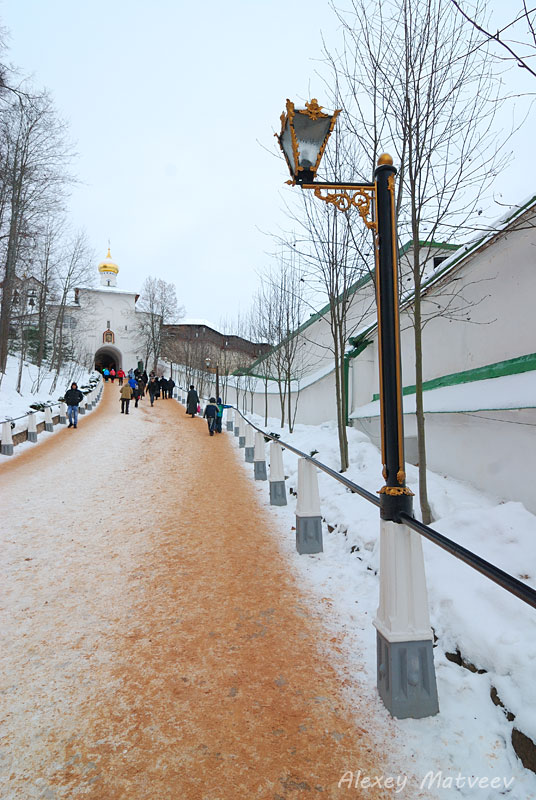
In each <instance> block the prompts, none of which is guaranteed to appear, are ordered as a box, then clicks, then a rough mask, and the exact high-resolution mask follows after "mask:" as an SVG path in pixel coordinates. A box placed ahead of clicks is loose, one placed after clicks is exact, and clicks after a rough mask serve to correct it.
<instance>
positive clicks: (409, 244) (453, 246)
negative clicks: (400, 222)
mask: <svg viewBox="0 0 536 800" xmlns="http://www.w3.org/2000/svg"><path fill="white" fill-rule="evenodd" d="M412 246H413V239H410V240H409V242H406V244H404V245H402V247H401V248H400V250H399V251H398V257H399V258H400V256H405V255H406V253H407V252H408V250H411V248H412ZM461 246H462V245H461V244H447V243H446V242H434V241H433V240H432V241H430V242H427V241H426V240H425V241H422V242H421V240H420V239H419V247H437V248H438V249H439V250H458V249H459V248H460V247H461Z"/></svg>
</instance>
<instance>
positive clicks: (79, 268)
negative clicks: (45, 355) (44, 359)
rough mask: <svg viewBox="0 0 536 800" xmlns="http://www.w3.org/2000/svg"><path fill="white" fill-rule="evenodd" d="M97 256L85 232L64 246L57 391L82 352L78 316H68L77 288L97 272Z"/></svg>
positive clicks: (55, 343)
mask: <svg viewBox="0 0 536 800" xmlns="http://www.w3.org/2000/svg"><path fill="white" fill-rule="evenodd" d="M93 261H94V253H93V252H92V250H91V249H90V247H89V244H88V241H87V236H86V234H85V233H84V232H83V231H79V232H77V233H75V234H73V235H72V238H71V239H70V240H69V241H67V242H66V243H65V245H64V251H63V257H62V258H61V259H60V260H59V262H58V263H57V264H56V270H55V271H56V276H55V278H56V284H57V286H58V296H57V302H56V303H55V304H54V312H55V314H54V321H53V325H52V344H51V355H50V368H51V369H53V370H54V378H53V380H52V385H51V388H50V390H51V391H54V389H55V388H56V384H57V381H58V378H59V376H60V373H61V369H62V367H63V365H64V363H65V361H74V360H76V359H77V356H78V355H79V353H77V349H76V340H77V337H76V335H75V334H74V326H75V325H76V317H74V316H72V315H70V314H69V313H68V306H69V301H70V298H71V296H72V294H73V292H74V289H75V288H76V287H78V286H81V285H84V284H87V283H88V281H89V280H90V279H91V276H92V273H93Z"/></svg>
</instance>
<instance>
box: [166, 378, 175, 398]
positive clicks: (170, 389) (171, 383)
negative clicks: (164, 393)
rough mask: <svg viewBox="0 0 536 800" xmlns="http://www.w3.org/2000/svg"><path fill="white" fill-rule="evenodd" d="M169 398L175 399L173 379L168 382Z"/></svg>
mask: <svg viewBox="0 0 536 800" xmlns="http://www.w3.org/2000/svg"><path fill="white" fill-rule="evenodd" d="M167 383H168V397H173V389H174V388H175V381H174V380H173V378H170V379H169V380H168V382H167Z"/></svg>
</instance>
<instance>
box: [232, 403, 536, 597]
mask: <svg viewBox="0 0 536 800" xmlns="http://www.w3.org/2000/svg"><path fill="white" fill-rule="evenodd" d="M230 408H233V409H234V410H235V411H238V413H239V414H240V416H241V417H242V418H243V419H244V420H245V421H246V422H247V423H248V425H251V427H252V428H254V429H255V430H256V431H259V432H260V433H262V435H263V436H265V437H267V438H268V439H271V440H272V441H274V442H278V444H280V445H281V446H282V447H284V448H286V449H287V450H290V451H291V452H293V453H296V455H298V456H300V457H302V458H306V459H307V460H308V461H310V462H311V463H312V464H314V465H315V466H316V467H318V469H321V470H322V471H323V472H326V473H327V474H328V475H331V477H332V478H335V480H337V481H339V483H342V484H343V485H344V486H346V487H347V488H348V489H350V490H351V491H352V492H355V494H359V495H360V496H361V497H364V498H365V500H368V501H369V503H373V504H374V505H375V506H379V505H380V501H379V499H378V498H377V497H376V496H375V495H373V494H372V493H371V492H368V491H367V490H366V489H363V487H362V486H358V484H357V483H354V482H353V481H351V480H349V479H348V478H345V477H344V476H343V475H341V474H340V472H336V471H335V470H334V469H332V468H331V467H328V466H326V464H322V462H321V461H317V460H316V458H313V457H312V456H308V455H307V453H303V452H302V451H301V450H298V449H297V448H296V447H293V446H292V445H289V444H287V443H286V442H283V441H281V439H279V438H278V437H277V436H274V435H273V434H270V433H266V432H265V431H263V430H262V429H261V428H259V427H257V425H254V424H253V422H250V420H249V419H248V418H247V417H246V416H245V415H244V414H243V413H242V412H241V411H240V409H238V408H235V406H230ZM400 519H401V521H402V522H403V523H404V524H405V525H407V526H408V528H411V529H412V530H414V531H415V532H416V533H418V534H420V535H421V536H424V537H425V538H426V539H428V540H429V541H431V542H433V543H434V544H436V545H437V546H438V547H441V548H442V549H443V550H446V552H447V553H450V555H453V556H454V557H455V558H457V559H459V560H460V561H463V562H464V563H465V564H467V565H468V566H470V567H472V568H473V569H474V570H476V571H477V572H480V574H481V575H484V576H485V577H486V578H489V580H490V581H493V582H494V583H496V584H497V585H498V586H501V587H502V588H503V589H505V590H506V591H507V592H510V594H513V595H514V596H515V597H517V598H519V600H522V601H523V602H524V603H526V604H527V605H529V606H532V608H536V590H534V589H533V588H532V587H531V586H527V584H526V583H523V582H522V581H520V580H518V579H517V578H514V577H513V575H509V574H508V573H507V572H504V570H502V569H499V567H496V566H495V564H492V563H491V562H489V561H486V560H485V559H483V558H481V557H480V556H477V555H476V553H473V552H472V551H471V550H467V548H465V547H462V545H460V544H457V543H456V542H453V541H452V539H448V538H447V537H446V536H443V534H442V533H439V532H438V531H436V530H434V529H433V528H430V526H429V525H425V524H424V522H419V520H417V519H415V518H414V517H411V516H410V515H409V514H406V513H404V512H401V514H400Z"/></svg>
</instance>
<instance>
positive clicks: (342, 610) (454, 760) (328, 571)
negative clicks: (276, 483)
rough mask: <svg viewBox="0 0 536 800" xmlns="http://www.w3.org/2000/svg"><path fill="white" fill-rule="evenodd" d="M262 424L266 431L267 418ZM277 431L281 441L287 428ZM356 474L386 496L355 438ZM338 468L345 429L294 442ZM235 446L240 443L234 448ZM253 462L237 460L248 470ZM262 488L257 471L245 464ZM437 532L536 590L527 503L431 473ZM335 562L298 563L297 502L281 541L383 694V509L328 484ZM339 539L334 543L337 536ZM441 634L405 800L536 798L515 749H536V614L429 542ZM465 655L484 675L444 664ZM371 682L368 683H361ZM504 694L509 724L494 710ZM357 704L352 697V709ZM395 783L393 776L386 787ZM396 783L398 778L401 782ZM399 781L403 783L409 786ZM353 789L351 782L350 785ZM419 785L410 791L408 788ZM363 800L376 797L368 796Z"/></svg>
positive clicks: (411, 730) (322, 480) (411, 750)
mask: <svg viewBox="0 0 536 800" xmlns="http://www.w3.org/2000/svg"><path fill="white" fill-rule="evenodd" d="M251 419H252V421H254V422H256V424H258V425H261V427H262V422H261V420H259V419H258V418H256V417H254V416H252V417H251ZM266 430H267V431H276V432H280V433H281V434H282V439H283V440H284V439H285V438H286V437H288V436H289V434H288V431H285V432H283V431H280V429H279V428H278V423H277V421H276V420H270V421H269V424H268V426H267V428H266ZM348 434H349V445H350V458H351V466H350V469H349V471H348V473H347V475H348V477H349V478H350V479H351V480H353V481H355V482H356V483H357V484H359V485H361V486H363V487H364V488H366V489H368V490H369V491H371V492H375V491H376V490H377V489H378V488H379V487H380V485H381V477H380V476H381V464H380V457H379V453H378V451H377V449H376V448H375V447H374V446H373V445H372V444H371V443H370V441H369V440H368V439H367V437H366V436H365V435H364V434H362V433H360V432H358V431H356V430H354V429H349V431H348ZM290 441H292V443H293V444H294V445H295V446H296V447H297V448H299V449H301V450H302V451H304V452H306V453H310V452H311V451H313V450H317V451H318V454H317V455H316V456H315V457H316V458H317V459H318V460H320V461H322V462H323V463H325V464H328V465H329V466H332V467H334V468H335V469H337V468H338V466H339V462H338V448H337V432H336V427H335V424H334V423H325V424H322V425H318V426H305V425H297V426H296V429H295V431H294V433H293V434H292V437H291V439H289V442H290ZM235 442H238V440H237V439H235ZM243 452H244V451H243V450H240V451H237V457H238V458H239V459H243ZM284 464H285V474H286V475H287V476H288V480H287V489H288V488H293V489H294V490H295V489H296V487H297V457H296V456H294V455H293V454H292V453H290V452H289V451H288V450H285V452H284ZM244 469H246V470H247V471H248V473H249V474H250V476H251V479H252V481H253V471H252V465H251V464H246V463H245V462H244ZM407 474H408V485H409V486H410V487H411V488H412V490H413V491H414V492H415V493H417V487H418V474H417V469H416V468H415V467H412V466H411V465H408V467H407ZM428 480H429V493H430V498H431V504H432V510H433V515H434V519H435V522H434V524H433V527H434V528H435V529H436V530H438V531H440V532H441V533H443V534H444V535H446V536H448V537H449V538H451V539H453V540H455V541H457V542H460V543H461V544H463V545H464V546H465V547H467V548H469V549H470V550H473V551H474V552H476V553H477V554H478V555H480V556H482V557H483V558H485V559H487V560H488V561H491V562H492V563H493V564H495V565H497V566H499V567H500V568H502V569H503V570H505V571H506V572H509V573H511V574H512V575H514V576H515V577H517V578H520V579H521V580H523V581H525V582H526V583H527V584H529V585H530V586H532V587H536V551H535V544H534V543H535V540H536V517H535V516H534V515H532V514H530V513H529V512H528V511H527V510H526V509H525V508H524V506H522V505H521V504H520V503H514V502H509V503H500V502H499V501H498V500H497V499H495V498H493V497H490V496H486V495H484V494H482V493H481V492H479V491H477V490H476V489H473V488H472V487H471V486H469V485H467V484H463V483H461V482H459V481H455V480H452V479H449V478H447V477H444V476H440V475H436V474H434V473H429V478H428ZM256 488H257V492H258V493H259V497H260V499H261V501H262V502H263V503H264V504H265V505H267V506H268V505H269V499H268V489H267V485H266V484H265V483H262V484H260V483H259V482H256ZM319 488H320V497H321V508H322V514H323V516H324V518H325V520H326V524H325V525H324V526H323V528H324V530H323V534H324V553H322V554H320V555H315V556H298V554H297V552H296V549H295V538H294V537H295V533H294V531H293V530H292V526H294V524H295V516H294V514H295V499H294V497H293V496H291V495H289V504H288V506H287V507H285V508H272V509H271V512H272V513H273V515H274V518H275V519H277V522H278V527H279V532H280V535H281V548H282V549H283V550H284V551H285V552H286V554H287V556H288V558H289V559H290V560H291V563H292V565H293V568H294V569H296V570H297V571H298V573H299V574H300V575H301V576H302V578H303V580H304V581H306V582H307V584H308V585H309V587H310V588H311V589H312V590H313V592H314V593H315V594H317V595H318V596H319V597H321V599H322V601H323V602H324V603H325V606H326V624H327V625H328V626H330V627H331V628H332V630H333V632H334V633H335V635H336V636H337V637H338V638H339V640H340V641H342V642H343V644H342V647H343V650H344V652H345V655H346V658H347V659H348V660H349V661H350V664H353V666H354V669H355V670H359V671H361V670H362V668H363V667H362V664H363V663H364V664H365V677H366V681H367V683H368V685H369V686H370V688H371V690H374V687H375V685H376V641H375V635H376V632H375V628H374V627H373V625H372V620H373V619H374V616H375V613H376V607H377V602H378V591H379V585H378V574H377V572H378V566H379V546H378V545H379V536H378V533H379V519H378V509H377V508H376V507H375V506H373V505H372V504H370V503H368V502H366V501H365V500H363V499H361V498H359V497H358V496H357V495H353V494H351V493H350V492H349V491H347V490H346V489H345V488H344V487H343V486H342V484H339V483H337V482H336V481H335V480H333V479H332V478H330V477H329V476H328V475H326V474H325V473H319ZM328 524H329V525H330V527H333V528H334V530H333V531H332V532H329V531H328V528H327V525H328ZM423 549H424V556H425V563H426V573H427V582H428V590H429V602H430V614H431V621H432V626H433V628H434V631H435V634H436V636H437V637H438V638H437V643H436V647H435V649H434V654H435V666H436V675H437V684H438V693H439V702H440V713H439V715H437V716H436V717H433V718H429V719H424V720H395V721H394V724H395V726H396V729H397V732H398V734H399V735H398V737H397V738H398V739H399V741H401V742H404V743H405V744H404V745H403V749H404V753H400V757H401V759H402V760H403V761H405V763H406V764H407V765H408V772H409V768H411V772H412V773H413V775H415V776H417V777H416V778H411V779H409V778H408V783H407V785H406V786H405V787H404V790H403V792H402V790H401V794H399V796H404V797H408V798H413V797H415V796H416V795H417V792H418V790H419V789H424V790H426V789H428V790H429V792H430V796H433V797H438V798H451V797H454V796H456V797H468V798H474V797H478V798H482V799H483V800H492V798H496V797H498V796H505V797H508V798H511V800H527V799H528V798H536V775H535V774H534V773H532V772H531V771H529V770H526V769H524V768H523V765H522V763H521V761H520V760H519V759H518V758H517V756H516V754H515V752H514V749H513V747H512V744H511V736H512V729H513V727H517V728H518V729H519V730H521V731H522V732H523V733H524V734H526V735H527V736H529V737H531V738H532V740H533V741H536V714H535V713H534V710H535V707H536V688H535V685H534V661H535V659H536V612H535V611H534V610H533V609H531V608H530V607H529V606H527V605H525V604H524V603H522V602H521V601H520V600H518V599H517V598H515V597H513V596H511V595H510V594H508V593H507V592H506V591H504V590H503V589H501V588H500V587H498V586H496V585H495V584H493V583H492V582H490V581H489V580H488V579H486V578H484V577H483V576H481V575H480V574H479V573H477V572H475V571H474V570H472V569H471V568H470V567H468V566H466V565H465V564H463V563H461V562H460V561H458V560H457V559H455V558H454V557H453V556H450V555H449V554H448V553H445V552H444V551H442V550H441V549H440V548H438V547H437V546H435V545H434V544H432V543H430V542H428V541H426V540H423ZM457 649H458V650H459V651H460V652H461V654H462V657H463V659H464V660H465V661H466V662H470V663H472V664H474V665H475V666H476V667H477V669H478V670H485V672H482V673H481V674H478V673H474V672H471V671H469V670H467V669H466V668H464V667H462V666H458V665H457V664H455V663H452V662H451V661H449V660H448V659H447V658H446V656H445V653H446V652H449V653H453V652H455V651H456V650H457ZM361 677H363V674H362V672H361ZM492 687H495V689H496V690H497V692H498V695H499V697H500V699H501V700H502V702H503V703H504V705H505V707H506V708H507V709H508V710H509V711H510V712H511V713H512V714H514V715H515V721H514V722H510V721H508V720H507V718H506V715H505V712H504V711H503V709H501V708H500V707H499V706H496V705H494V704H493V703H492V701H491V699H490V691H491V688H492ZM348 701H349V703H352V697H351V696H349V697H348ZM348 769H349V771H352V772H353V784H352V790H353V791H350V788H349V796H352V794H354V796H358V795H357V794H356V790H355V783H356V781H357V786H358V788H361V790H363V789H365V788H366V784H363V783H362V782H361V781H362V779H363V777H365V776H362V775H359V774H358V773H359V765H349V767H348ZM384 777H388V776H384ZM394 777H395V778H396V777H397V776H394ZM398 777H399V779H400V781H401V782H402V781H403V780H404V776H398ZM348 780H350V779H349V777H348ZM410 780H411V781H413V782H414V785H413V786H411V785H410V783H409V781H410ZM359 796H365V794H363V795H359Z"/></svg>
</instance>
